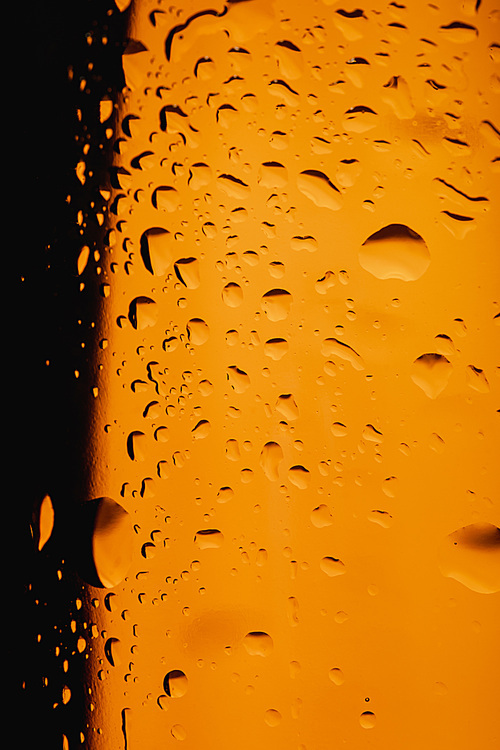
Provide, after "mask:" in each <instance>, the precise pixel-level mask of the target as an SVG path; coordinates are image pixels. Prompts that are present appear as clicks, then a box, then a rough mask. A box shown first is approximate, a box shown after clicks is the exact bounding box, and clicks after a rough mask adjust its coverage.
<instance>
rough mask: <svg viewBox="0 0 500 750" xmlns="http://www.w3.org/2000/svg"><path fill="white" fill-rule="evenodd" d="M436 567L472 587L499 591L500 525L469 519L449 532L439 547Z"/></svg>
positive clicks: (478, 590) (476, 589)
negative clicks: (466, 522) (466, 523)
mask: <svg viewBox="0 0 500 750" xmlns="http://www.w3.org/2000/svg"><path fill="white" fill-rule="evenodd" d="M439 569H440V571H441V573H442V574H443V575H444V576H446V577H448V578H453V579H455V580H456V581H459V582H460V583H462V584H463V585H464V586H467V588H469V589H471V591H476V592H478V593H480V594H493V593H496V592H498V591H500V529H499V528H498V527H497V526H494V525H493V524H491V523H472V524H470V525H469V526H464V527H463V528H461V529H458V531H454V532H453V533H451V534H449V535H448V536H447V537H446V539H445V541H444V542H443V544H442V545H441V548H440V551H439Z"/></svg>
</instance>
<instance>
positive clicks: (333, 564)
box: [319, 557, 346, 578]
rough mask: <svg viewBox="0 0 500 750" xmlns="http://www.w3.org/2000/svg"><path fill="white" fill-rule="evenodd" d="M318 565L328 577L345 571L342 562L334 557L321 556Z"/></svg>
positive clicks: (339, 574)
mask: <svg viewBox="0 0 500 750" xmlns="http://www.w3.org/2000/svg"><path fill="white" fill-rule="evenodd" d="M319 567H320V568H321V570H322V571H323V573H326V575H327V576H330V578H333V577H335V576H341V575H343V574H344V573H345V572H346V571H345V565H344V563H343V562H342V560H339V559H338V558H336V557H323V558H322V560H321V562H320V564H319Z"/></svg>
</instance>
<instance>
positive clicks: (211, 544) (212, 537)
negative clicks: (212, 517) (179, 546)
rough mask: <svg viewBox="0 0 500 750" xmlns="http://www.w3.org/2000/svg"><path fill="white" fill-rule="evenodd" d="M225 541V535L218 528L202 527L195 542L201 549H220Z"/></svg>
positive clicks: (196, 535)
mask: <svg viewBox="0 0 500 750" xmlns="http://www.w3.org/2000/svg"><path fill="white" fill-rule="evenodd" d="M223 542H224V536H223V534H222V533H221V532H220V531H219V530H218V529H201V530H200V531H197V532H196V534H195V537H194V543H195V544H196V545H197V547H198V548H199V549H219V548H220V547H222V544H223Z"/></svg>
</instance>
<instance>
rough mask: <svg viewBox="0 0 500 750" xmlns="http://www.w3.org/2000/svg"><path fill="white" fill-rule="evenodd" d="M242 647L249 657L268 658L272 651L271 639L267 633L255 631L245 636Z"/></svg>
mask: <svg viewBox="0 0 500 750" xmlns="http://www.w3.org/2000/svg"><path fill="white" fill-rule="evenodd" d="M243 646H244V647H245V650H246V651H247V653H248V654H250V656H269V654H270V653H272V650H273V639H272V638H271V636H270V635H268V634H267V633H264V632H263V631H259V630H256V631H252V632H251V633H247V634H246V636H245V637H244V639H243Z"/></svg>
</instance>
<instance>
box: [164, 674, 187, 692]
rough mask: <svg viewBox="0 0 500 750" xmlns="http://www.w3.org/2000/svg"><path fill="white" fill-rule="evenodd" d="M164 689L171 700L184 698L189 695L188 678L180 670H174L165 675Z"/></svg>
mask: <svg viewBox="0 0 500 750" xmlns="http://www.w3.org/2000/svg"><path fill="white" fill-rule="evenodd" d="M163 689H164V690H165V692H166V694H167V695H169V696H170V697H171V698H182V696H183V695H185V694H186V693H187V689H188V678H187V677H186V675H185V674H184V672H182V671H181V670H180V669H172V670H171V671H170V672H168V673H167V674H166V675H165V679H164V680H163Z"/></svg>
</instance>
